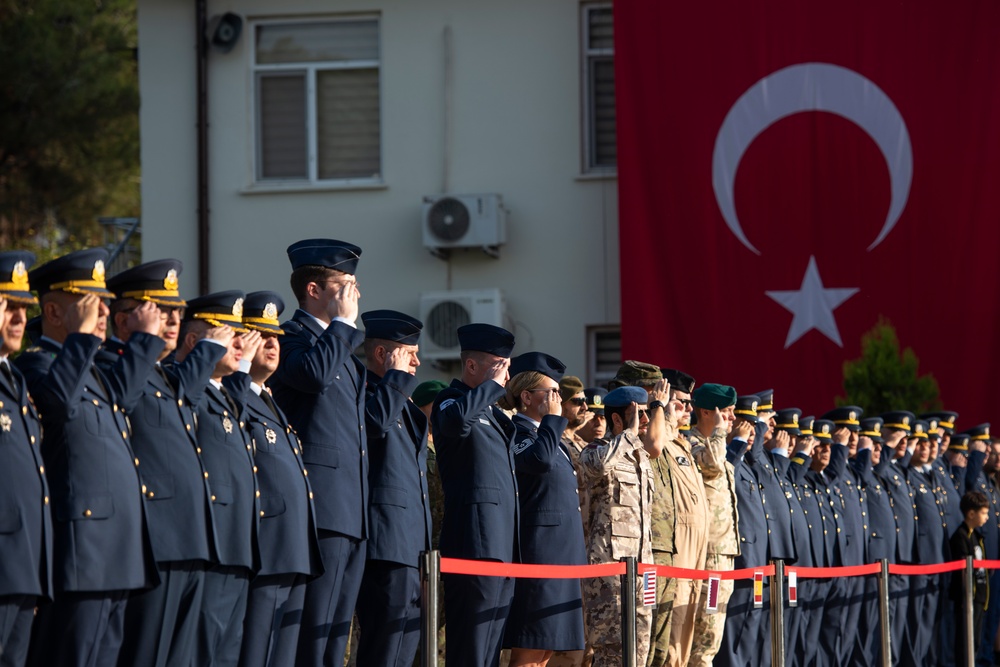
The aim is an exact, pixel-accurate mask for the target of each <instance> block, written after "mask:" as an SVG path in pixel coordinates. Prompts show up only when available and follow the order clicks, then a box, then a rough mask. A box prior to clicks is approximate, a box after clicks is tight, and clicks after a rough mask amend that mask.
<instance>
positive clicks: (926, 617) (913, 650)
mask: <svg viewBox="0 0 1000 667" xmlns="http://www.w3.org/2000/svg"><path fill="white" fill-rule="evenodd" d="M939 588H940V579H939V577H938V576H937V575H922V574H921V575H914V576H912V577H910V605H909V616H908V620H909V625H908V627H907V633H908V634H909V639H908V641H907V642H906V644H905V645H904V646H903V650H902V651H900V660H901V661H902V664H904V665H925V664H936V661H935V660H934V659H933V650H934V649H933V648H932V647H933V645H934V644H935V642H934V638H935V636H936V635H935V631H934V621H935V620H936V619H937V608H938V598H939V596H940V590H939Z"/></svg>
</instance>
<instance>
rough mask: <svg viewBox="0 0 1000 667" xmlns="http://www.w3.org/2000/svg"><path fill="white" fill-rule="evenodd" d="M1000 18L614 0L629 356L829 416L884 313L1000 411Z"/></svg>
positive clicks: (930, 7)
mask: <svg viewBox="0 0 1000 667" xmlns="http://www.w3.org/2000/svg"><path fill="white" fill-rule="evenodd" d="M998 27H1000V3H997V2H993V1H987V0H968V1H964V2H940V0H933V1H929V0H919V1H908V2H905V3H903V2H870V1H859V0H849V1H847V2H801V0H772V1H770V2H753V3H748V2H738V1H736V0H723V1H721V2H711V3H708V2H686V3H678V2H662V1H660V0H621V1H619V2H616V3H615V59H616V70H615V72H616V86H617V91H616V93H617V104H618V147H619V151H618V156H619V157H618V173H619V188H620V202H621V203H620V226H621V275H622V337H623V338H622V344H623V352H624V354H625V357H626V358H631V359H641V360H644V361H650V362H653V363H659V364H660V365H664V366H672V367H676V368H680V369H683V370H685V371H688V372H690V373H691V374H693V375H694V376H695V377H696V378H697V380H698V382H699V383H701V382H709V381H714V382H722V383H727V384H732V385H735V386H736V387H737V390H738V391H739V392H740V393H748V392H751V391H758V390H761V389H764V388H766V387H771V386H773V387H775V388H776V390H777V393H776V400H777V403H778V405H779V406H785V407H787V406H790V405H797V406H799V407H801V408H802V409H804V410H806V411H807V412H813V413H817V414H818V413H820V412H822V411H825V410H826V409H828V408H830V407H832V406H833V400H834V397H835V396H837V395H838V394H839V393H841V392H842V386H841V383H842V365H843V362H844V360H846V359H852V358H857V357H858V356H859V355H860V347H861V346H860V341H861V336H862V334H863V333H864V332H865V331H867V330H869V329H870V328H871V327H872V326H874V325H875V324H876V322H877V321H878V318H879V316H880V315H884V316H885V317H887V318H888V319H889V320H890V321H891V323H892V324H893V325H894V326H895V327H896V329H897V332H898V334H899V338H900V341H901V343H902V344H903V345H904V346H910V347H912V348H913V349H914V351H915V353H916V355H917V357H918V358H919V359H920V362H921V372H931V373H933V374H934V375H935V376H936V377H937V378H938V381H939V383H940V385H941V395H942V400H943V402H944V405H945V407H946V408H948V409H953V410H957V411H959V412H960V413H961V419H960V428H964V427H968V426H971V425H973V424H975V423H977V422H979V421H987V420H989V419H990V418H991V417H994V418H998V419H1000V417H998V416H997V414H998V408H997V407H996V404H997V399H996V395H997V392H996V391H995V383H996V382H997V381H998V380H1000V353H998V345H1000V337H998V336H997V329H998V322H1000V298H998V297H1000V294H998V292H1000V39H998V38H997V29H998ZM899 407H900V408H907V407H910V406H899Z"/></svg>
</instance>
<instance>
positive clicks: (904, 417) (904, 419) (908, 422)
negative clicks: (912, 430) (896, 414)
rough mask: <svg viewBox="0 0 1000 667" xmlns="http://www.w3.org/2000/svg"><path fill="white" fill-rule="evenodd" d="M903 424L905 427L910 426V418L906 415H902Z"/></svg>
mask: <svg viewBox="0 0 1000 667" xmlns="http://www.w3.org/2000/svg"><path fill="white" fill-rule="evenodd" d="M903 423H904V424H906V425H907V426H909V425H910V418H909V417H907V416H906V415H903Z"/></svg>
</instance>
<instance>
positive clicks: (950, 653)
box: [935, 572, 982, 667]
mask: <svg viewBox="0 0 1000 667" xmlns="http://www.w3.org/2000/svg"><path fill="white" fill-rule="evenodd" d="M938 576H940V577H941V582H940V584H939V586H940V590H941V598H940V601H939V604H938V617H937V622H936V623H935V627H936V628H937V639H936V641H937V646H938V665H940V667H955V666H956V664H957V663H956V662H955V637H956V633H957V632H958V629H957V628H956V627H955V616H956V614H958V613H964V612H962V611H961V610H962V609H963V608H962V607H956V606H955V603H954V601H952V600H951V598H949V597H948V587H949V586H950V585H951V580H950V578H949V577H950V576H952V575H951V573H950V572H946V573H944V574H941V575H938ZM980 625H982V623H980ZM976 637H977V641H976V643H975V644H973V646H978V645H979V641H978V637H979V635H976ZM958 667H965V665H964V664H960V665H959V666H958Z"/></svg>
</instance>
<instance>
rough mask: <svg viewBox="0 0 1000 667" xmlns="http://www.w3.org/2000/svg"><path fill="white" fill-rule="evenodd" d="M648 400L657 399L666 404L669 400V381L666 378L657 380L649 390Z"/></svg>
mask: <svg viewBox="0 0 1000 667" xmlns="http://www.w3.org/2000/svg"><path fill="white" fill-rule="evenodd" d="M649 400H650V401H659V402H660V403H663V404H664V405H666V403H667V402H668V401H669V400H670V383H669V382H667V381H666V380H659V381H658V382H657V383H656V384H655V385H653V389H652V390H651V391H650V392H649Z"/></svg>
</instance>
